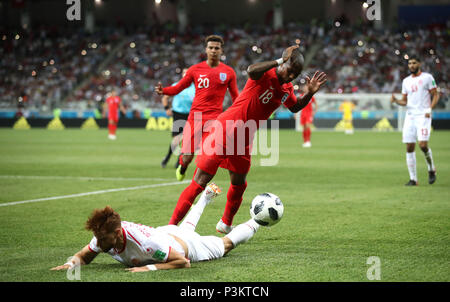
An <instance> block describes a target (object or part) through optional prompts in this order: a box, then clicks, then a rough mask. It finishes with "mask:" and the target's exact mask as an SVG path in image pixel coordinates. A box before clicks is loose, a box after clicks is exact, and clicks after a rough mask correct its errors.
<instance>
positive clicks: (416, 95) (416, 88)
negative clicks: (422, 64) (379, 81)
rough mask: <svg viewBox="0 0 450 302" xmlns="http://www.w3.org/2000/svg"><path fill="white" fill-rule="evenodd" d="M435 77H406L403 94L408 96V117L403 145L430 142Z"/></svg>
mask: <svg viewBox="0 0 450 302" xmlns="http://www.w3.org/2000/svg"><path fill="white" fill-rule="evenodd" d="M436 87H437V86H436V82H435V80H434V78H433V76H432V75H431V74H429V73H427V72H421V74H420V75H418V76H416V77H413V76H412V75H410V76H408V77H406V78H405V79H404V80H403V83H402V94H405V95H407V104H406V116H405V123H404V125H403V143H415V142H416V140H419V141H428V140H429V139H430V131H431V116H430V117H425V114H426V113H430V112H431V94H430V90H431V89H433V88H436Z"/></svg>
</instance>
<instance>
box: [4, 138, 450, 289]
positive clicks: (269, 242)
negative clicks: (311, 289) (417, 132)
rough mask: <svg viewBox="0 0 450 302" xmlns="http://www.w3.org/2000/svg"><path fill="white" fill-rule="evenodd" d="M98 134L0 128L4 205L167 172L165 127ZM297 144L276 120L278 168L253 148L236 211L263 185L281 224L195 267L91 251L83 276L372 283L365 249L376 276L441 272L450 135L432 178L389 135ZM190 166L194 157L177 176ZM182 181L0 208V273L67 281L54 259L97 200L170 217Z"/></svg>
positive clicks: (244, 209) (448, 276)
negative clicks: (413, 179) (160, 267)
mask: <svg viewBox="0 0 450 302" xmlns="http://www.w3.org/2000/svg"><path fill="white" fill-rule="evenodd" d="M106 136H107V134H106V131H104V130H100V131H81V130H68V129H66V130H63V131H49V130H43V129H32V130H29V131H17V130H9V129H8V130H7V129H2V130H0V183H1V185H0V204H1V203H8V202H13V201H21V200H30V199H36V198H44V197H52V196H62V195H70V194H76V193H83V192H92V191H98V190H106V189H112V188H124V187H134V186H140V185H149V184H161V183H167V182H174V181H175V170H174V169H173V168H172V167H173V163H174V161H175V157H172V159H171V161H170V163H169V165H168V166H167V168H166V169H162V168H161V167H160V162H161V160H162V158H163V156H164V155H165V152H166V151H167V148H168V144H169V140H170V137H169V136H170V135H169V133H168V132H150V131H145V130H131V129H119V131H118V139H117V140H116V141H109V140H107V138H106ZM301 143H302V142H301V135H300V134H299V133H297V132H294V131H289V130H282V131H280V157H279V162H278V164H277V165H276V166H270V167H264V166H261V165H260V160H259V159H260V157H259V156H254V157H253V166H252V169H251V171H250V174H249V176H248V188H247V190H246V192H245V195H244V200H243V203H242V206H241V208H240V210H239V212H238V213H237V215H236V217H235V220H234V223H235V224H236V223H241V222H244V221H246V220H247V219H248V218H249V206H250V203H251V201H252V199H253V197H254V196H255V195H257V194H259V193H262V192H266V191H268V192H272V193H275V194H277V195H278V196H279V197H280V198H281V200H282V201H283V203H284V206H285V213H284V217H283V219H282V221H281V222H280V223H279V224H277V225H275V226H274V227H272V228H260V230H259V231H258V233H257V234H256V235H255V236H254V237H253V238H252V239H251V240H250V241H249V242H248V243H246V244H242V245H241V246H239V247H238V248H237V249H235V250H233V251H232V252H231V253H230V254H228V255H227V256H226V257H224V258H222V259H218V260H214V261H210V262H202V263H193V264H192V268H191V269H184V270H172V271H157V272H149V273H140V274H131V273H129V272H127V271H125V270H124V269H125V266H123V265H122V264H120V263H119V262H116V261H115V260H113V259H112V258H111V257H109V256H108V255H106V254H100V255H99V256H97V258H96V259H95V260H94V262H93V263H91V264H90V265H88V266H83V267H82V268H81V280H82V281H244V282H248V281H258V282H260V281H264V282H276V281H287V282H292V281H368V280H367V277H366V273H367V270H368V269H369V267H370V265H369V264H366V261H367V258H368V257H369V256H377V257H379V258H380V261H381V281H450V261H449V260H450V259H449V246H450V238H449V232H448V231H449V229H450V223H449V222H450V219H449V218H450V211H449V210H450V204H449V192H450V186H449V183H450V152H449V150H450V132H448V131H435V132H433V134H432V136H431V141H430V146H431V148H432V150H433V156H434V158H435V163H436V166H437V169H438V174H437V177H438V178H437V182H436V183H435V184H434V185H432V186H431V185H428V182H427V177H428V175H427V170H426V164H425V159H424V156H423V154H422V152H421V151H420V150H419V149H418V148H417V149H416V156H417V165H418V176H419V186H418V187H405V186H404V183H406V182H407V180H408V172H407V168H406V163H405V147H404V146H403V144H402V143H401V134H400V133H397V132H394V133H374V132H358V131H357V132H356V133H355V134H354V135H344V134H343V133H336V132H314V133H313V135H312V143H313V147H312V148H311V149H303V148H301ZM193 171H194V165H192V166H191V167H190V168H189V170H188V175H187V177H186V179H190V178H191V176H192V173H193ZM7 175H21V176H47V177H44V178H32V177H31V178H11V177H9V176H7ZM52 176H63V177H61V178H58V177H55V178H53V177H52ZM77 177H91V178H92V179H90V178H77ZM109 178H111V179H109ZM121 178H123V179H121ZM126 178H133V180H127V179H126ZM145 178H149V179H145ZM214 181H215V182H216V183H217V184H218V185H219V186H221V188H222V189H223V191H224V192H223V193H222V195H220V196H219V197H218V198H217V199H216V201H215V202H214V203H213V204H211V205H209V206H208V207H207V208H206V209H205V211H204V214H203V216H202V218H201V220H200V223H199V225H198V227H197V231H198V233H200V234H202V235H218V233H216V232H215V225H216V223H217V221H218V219H219V218H220V217H221V215H222V213H223V210H224V205H225V202H226V192H227V190H228V186H229V179H228V173H227V171H225V170H222V169H219V172H218V174H217V175H216V177H215V179H214ZM185 186H186V184H176V185H171V186H166V187H153V188H147V189H139V190H131V191H121V192H112V193H105V194H98V195H90V196H83V197H76V198H67V199H57V200H47V201H42V202H36V203H28V204H18V205H11V206H4V207H0V229H1V232H0V255H1V257H0V281H67V278H66V272H65V271H50V270H49V269H50V268H51V267H54V266H57V265H60V264H63V263H64V262H66V260H67V258H68V257H69V256H71V255H73V254H74V253H75V252H77V251H78V250H79V249H80V248H82V247H83V246H84V245H86V244H87V243H88V242H89V241H90V239H91V238H92V234H91V233H89V232H88V231H85V230H84V229H83V227H84V222H85V221H86V219H87V217H88V215H89V214H90V213H91V211H92V210H93V209H94V208H100V207H104V206H105V205H111V206H112V207H113V208H114V209H115V210H117V211H118V212H119V213H120V215H121V217H122V219H123V220H127V221H133V222H138V223H142V224H147V225H150V226H159V225H165V224H167V222H168V220H169V218H170V216H171V214H172V211H173V209H174V206H175V203H176V201H177V199H178V196H179V194H180V193H181V191H182V190H183V189H184V187H185Z"/></svg>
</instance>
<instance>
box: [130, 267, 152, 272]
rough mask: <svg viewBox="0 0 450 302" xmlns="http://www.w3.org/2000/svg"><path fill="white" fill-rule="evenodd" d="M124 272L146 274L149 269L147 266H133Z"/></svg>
mask: <svg viewBox="0 0 450 302" xmlns="http://www.w3.org/2000/svg"><path fill="white" fill-rule="evenodd" d="M125 270H126V271H129V272H132V273H142V272H148V271H149V269H148V268H147V266H135V267H132V268H126V269H125Z"/></svg>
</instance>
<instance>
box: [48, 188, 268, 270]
mask: <svg viewBox="0 0 450 302" xmlns="http://www.w3.org/2000/svg"><path fill="white" fill-rule="evenodd" d="M219 192H220V189H219V188H218V187H217V186H216V185H214V184H210V185H209V186H208V188H207V189H206V190H205V191H204V192H203V194H202V196H201V198H200V199H199V201H198V202H197V203H196V205H195V206H194V207H192V210H191V211H190V212H189V214H188V215H187V216H186V219H185V220H184V221H183V223H182V224H181V225H180V226H175V225H167V226H161V227H157V228H153V227H149V226H146V225H141V224H135V223H133V222H127V221H122V220H121V218H120V215H119V213H117V212H116V211H114V210H113V209H112V208H111V207H109V206H107V207H105V208H104V209H97V210H94V211H93V212H92V214H91V216H90V217H89V219H88V220H87V221H86V229H87V230H90V231H92V232H93V234H94V237H93V238H92V240H91V242H90V243H89V244H88V245H86V246H85V247H84V248H83V249H81V250H80V251H79V252H77V253H76V254H75V255H74V256H73V257H72V258H71V259H70V260H69V261H68V262H66V263H65V264H63V265H60V266H56V267H54V268H52V269H51V270H54V271H56V270H67V269H71V268H73V267H74V266H76V265H86V264H89V263H91V262H92V261H93V260H94V258H95V257H97V255H98V254H99V253H101V252H104V253H108V254H109V255H110V256H111V257H113V258H114V259H115V260H117V261H119V262H120V263H123V264H125V265H126V266H128V267H130V268H128V269H127V270H128V271H130V272H146V271H155V270H167V269H176V268H189V267H191V262H199V261H207V260H213V259H217V258H221V257H223V256H225V255H226V254H227V253H228V252H230V251H231V250H232V249H234V248H235V247H237V246H238V245H239V244H241V243H245V242H247V241H248V240H250V238H252V237H253V235H254V234H255V233H256V231H257V230H258V229H259V227H260V225H259V224H258V223H256V221H255V220H254V219H250V220H248V221H247V222H245V223H243V224H240V225H238V226H237V227H235V228H234V229H233V231H232V232H231V233H230V234H228V235H226V236H225V237H218V236H200V235H199V234H198V233H196V232H195V228H196V226H197V223H198V221H199V219H200V217H201V215H202V213H203V210H204V208H205V207H206V205H208V204H209V203H210V202H211V201H212V200H213V198H214V197H215V196H217V194H219Z"/></svg>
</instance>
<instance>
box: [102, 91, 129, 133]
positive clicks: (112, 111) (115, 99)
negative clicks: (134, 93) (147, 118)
mask: <svg viewBox="0 0 450 302" xmlns="http://www.w3.org/2000/svg"><path fill="white" fill-rule="evenodd" d="M119 109H120V111H122V113H123V114H126V111H125V107H124V106H123V105H122V100H121V99H120V96H118V95H117V93H116V90H114V89H113V90H112V91H111V94H110V95H109V96H108V97H107V98H106V101H105V103H104V104H103V117H106V111H108V130H109V131H108V132H109V133H108V138H109V139H112V140H115V139H116V130H117V123H118V122H119Z"/></svg>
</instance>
